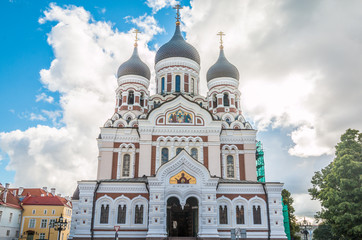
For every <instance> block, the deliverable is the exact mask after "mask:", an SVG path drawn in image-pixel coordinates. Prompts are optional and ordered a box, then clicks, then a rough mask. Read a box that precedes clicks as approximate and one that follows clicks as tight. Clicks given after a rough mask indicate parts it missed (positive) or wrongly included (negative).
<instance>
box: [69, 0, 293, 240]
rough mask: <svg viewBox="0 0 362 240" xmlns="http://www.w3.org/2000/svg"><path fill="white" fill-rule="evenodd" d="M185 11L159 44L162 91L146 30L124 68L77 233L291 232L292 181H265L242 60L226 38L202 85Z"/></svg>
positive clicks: (77, 215)
mask: <svg viewBox="0 0 362 240" xmlns="http://www.w3.org/2000/svg"><path fill="white" fill-rule="evenodd" d="M178 8H179V6H178V7H177V10H178ZM176 19H177V21H176V29H175V33H174V35H173V37H172V38H171V40H170V41H169V42H167V43H165V44H164V45H163V46H161V47H160V48H159V50H158V51H157V53H156V57H155V73H156V76H155V81H156V94H154V95H150V92H149V90H148V87H149V85H150V77H151V74H150V69H149V67H148V66H147V65H146V64H145V63H144V62H143V61H142V60H141V59H140V57H139V55H138V49H137V36H136V43H135V46H134V51H133V54H132V56H131V58H130V59H129V60H128V61H126V62H124V63H123V64H121V66H120V67H119V69H118V72H117V81H118V87H117V89H116V105H115V111H114V114H113V116H112V117H111V118H110V119H109V120H107V121H106V123H105V124H104V126H103V127H102V128H101V132H100V134H99V137H98V139H97V141H98V148H99V156H98V172H97V180H82V181H79V182H78V187H77V189H76V191H75V192H74V195H73V216H72V224H71V233H70V238H71V239H79V240H80V239H83V240H85V239H87V240H88V239H92V240H93V239H103V240H105V239H114V238H115V233H116V230H117V234H118V238H119V239H150V240H151V239H154V240H157V239H179V238H182V237H184V239H200V240H206V239H210V240H211V239H230V238H231V237H232V235H233V232H234V231H235V230H239V231H240V229H241V232H243V234H245V233H246V236H247V238H250V239H276V240H279V239H287V238H286V235H285V233H284V225H283V212H282V203H281V191H282V187H283V184H282V183H279V182H266V183H265V182H258V181H257V171H256V132H257V131H256V130H255V129H253V127H252V126H251V125H250V124H249V123H248V122H247V121H245V119H244V117H243V115H242V111H241V105H240V94H241V93H240V91H239V90H238V86H239V72H238V69H237V68H236V67H235V66H234V65H233V64H231V63H230V62H229V61H228V60H227V58H226V56H225V53H224V49H223V45H222V41H221V45H220V53H219V57H218V59H217V60H216V62H215V64H214V65H212V66H211V67H210V68H209V70H208V71H207V75H206V81H207V87H208V93H207V96H206V97H205V96H202V95H200V94H199V88H200V82H201V81H205V79H204V77H203V76H200V75H199V72H200V55H199V53H198V52H197V50H196V49H195V48H194V47H193V46H192V45H190V44H189V43H187V42H186V41H185V39H184V38H183V36H182V34H181V30H180V17H179V12H178V13H177V18H176ZM136 34H137V31H136ZM219 35H220V37H222V33H220V34H219ZM237 232H238V231H237ZM244 237H245V235H244Z"/></svg>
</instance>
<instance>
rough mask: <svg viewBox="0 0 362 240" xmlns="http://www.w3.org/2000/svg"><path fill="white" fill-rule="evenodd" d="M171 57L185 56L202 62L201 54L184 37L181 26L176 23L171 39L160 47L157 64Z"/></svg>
mask: <svg viewBox="0 0 362 240" xmlns="http://www.w3.org/2000/svg"><path fill="white" fill-rule="evenodd" d="M171 57H184V58H188V59H191V60H194V61H195V62H197V63H198V64H200V55H199V53H198V52H197V50H196V48H194V47H193V46H192V45H191V44H189V43H187V42H186V41H185V39H184V38H183V37H182V34H181V30H180V26H179V25H176V30H175V33H174V35H173V37H172V38H171V40H170V41H168V42H167V43H165V44H164V45H162V46H161V47H160V49H158V51H157V53H156V57H155V64H157V63H158V62H159V61H161V60H163V59H166V58H171Z"/></svg>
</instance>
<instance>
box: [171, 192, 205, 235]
mask: <svg viewBox="0 0 362 240" xmlns="http://www.w3.org/2000/svg"><path fill="white" fill-rule="evenodd" d="M198 221H199V204H198V201H197V199H196V198H194V197H190V198H188V199H187V200H186V204H185V206H184V208H183V209H182V207H181V204H180V201H179V200H178V199H177V198H176V197H170V198H169V199H168V200H167V231H168V236H169V237H197V233H198V228H199V223H198Z"/></svg>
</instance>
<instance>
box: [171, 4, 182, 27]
mask: <svg viewBox="0 0 362 240" xmlns="http://www.w3.org/2000/svg"><path fill="white" fill-rule="evenodd" d="M173 9H176V25H177V26H178V25H180V19H181V18H180V9H183V7H182V6H181V5H180V4H177V5H176V6H174V7H173Z"/></svg>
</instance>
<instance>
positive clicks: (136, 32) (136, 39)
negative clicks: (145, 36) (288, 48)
mask: <svg viewBox="0 0 362 240" xmlns="http://www.w3.org/2000/svg"><path fill="white" fill-rule="evenodd" d="M133 33H135V34H136V38H135V43H134V45H135V46H137V41H138V38H137V34H138V33H141V32H140V31H138V29H135V30H134V31H133Z"/></svg>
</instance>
